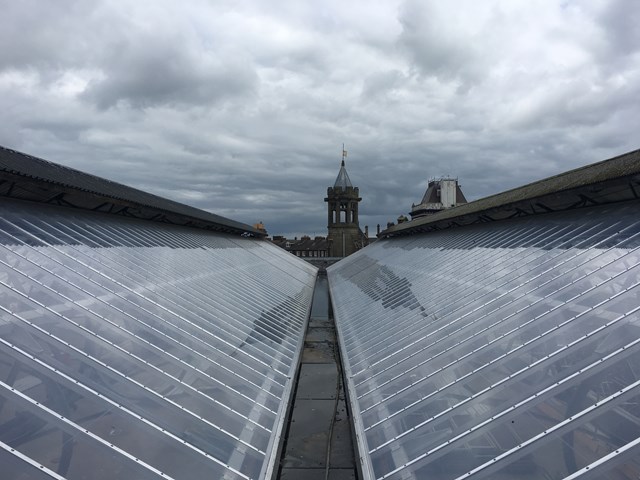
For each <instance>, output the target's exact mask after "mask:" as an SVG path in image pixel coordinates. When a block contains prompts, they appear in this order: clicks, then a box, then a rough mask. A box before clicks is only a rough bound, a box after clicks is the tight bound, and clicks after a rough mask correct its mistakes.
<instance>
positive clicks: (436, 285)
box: [329, 202, 640, 480]
mask: <svg viewBox="0 0 640 480" xmlns="http://www.w3.org/2000/svg"><path fill="white" fill-rule="evenodd" d="M638 207H639V206H638V204H637V202H636V203H633V204H626V205H622V206H621V205H614V206H609V207H597V208H590V209H583V210H575V211H573V212H564V213H557V214H546V215H539V216H534V217H529V218H522V219H519V220H512V221H504V222H496V223H488V224H481V225H475V226H468V227H462V228H456V229H451V230H445V231H440V232H434V233H430V234H423V235H416V236H406V237H398V238H396V239H392V240H382V241H379V242H377V243H375V244H373V245H372V246H369V247H367V248H366V249H364V250H362V251H360V252H358V253H356V254H355V255H352V256H351V257H348V258H347V259H345V260H343V261H341V262H339V263H337V264H336V265H334V266H332V267H330V269H329V284H330V288H331V295H332V301H333V305H334V314H335V318H336V324H337V327H338V331H339V336H340V344H341V350H342V358H343V362H344V368H345V375H346V376H347V378H348V382H349V389H350V392H349V394H350V401H351V404H352V409H353V412H354V418H355V423H356V434H357V438H358V448H359V449H360V454H361V457H362V458H363V459H364V460H363V471H364V474H365V478H368V477H371V478H377V479H383V478H390V479H411V478H420V479H422V478H429V479H436V480H441V479H455V478H474V479H476V478H477V479H481V478H482V479H484V478H486V479H489V478H490V479H540V478H545V479H546V478H548V479H551V478H553V479H556V478H565V477H568V476H571V478H578V477H580V478H582V477H583V476H584V478H615V479H631V478H638V476H639V475H640V445H639V444H640V388H639V387H640V314H639V309H640V250H639V247H640V217H639V216H638V211H639V210H638ZM592 472H593V473H592ZM596 472H597V473H596Z"/></svg>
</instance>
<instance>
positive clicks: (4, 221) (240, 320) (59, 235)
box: [0, 150, 317, 480]
mask: <svg viewBox="0 0 640 480" xmlns="http://www.w3.org/2000/svg"><path fill="white" fill-rule="evenodd" d="M1 158H2V160H1V162H0V165H1V166H2V170H1V171H2V175H3V177H2V178H3V180H4V182H3V183H2V185H0V188H3V189H4V190H3V194H4V195H5V197H15V198H5V199H3V200H2V202H1V203H0V465H2V476H3V478H16V479H17V478H32V479H52V478H53V479H62V478H65V479H83V478H91V479H97V480H98V479H105V480H106V479H109V480H111V479H113V478H135V479H152V478H153V479H155V478H157V479H160V478H162V479H170V478H175V479H190V478H193V479H202V478H216V479H250V478H273V477H274V476H275V474H276V472H277V468H278V461H279V451H280V450H279V449H280V448H281V446H282V435H283V432H284V428H285V420H286V415H287V411H288V408H289V405H290V397H291V394H292V391H293V386H294V383H295V378H296V373H297V371H298V368H299V362H300V357H301V352H302V347H303V340H304V332H305V330H306V325H307V322H308V317H309V311H310V308H311V301H312V296H313V288H314V284H315V278H316V273H317V269H316V268H315V267H313V266H311V265H310V264H308V263H306V262H304V261H302V260H299V259H297V258H295V257H294V256H292V255H290V254H288V253H287V252H285V251H284V250H282V249H280V248H278V247H276V246H275V245H273V244H271V243H269V242H266V241H263V240H260V239H256V238H247V237H246V235H240V234H239V233H240V232H245V233H246V230H244V228H243V227H242V224H237V223H235V222H232V221H227V220H226V219H221V217H216V216H209V214H206V213H205V212H201V211H198V210H195V209H190V208H189V207H184V206H180V205H178V204H175V203H173V202H170V201H168V200H163V199H159V198H158V197H154V196H150V195H148V194H144V193H143V192H139V191H137V190H133V189H130V188H128V187H124V186H121V185H118V184H112V183H111V182H108V181H106V180H102V179H99V178H97V177H92V176H86V175H85V174H82V173H80V172H75V171H73V172H70V171H69V169H66V168H63V167H59V166H56V165H54V164H50V163H49V162H44V161H43V160H40V159H33V158H31V157H28V156H23V155H22V154H17V153H11V152H9V153H7V151H6V150H4V151H2V155H1ZM18 160H20V162H19V164H16V162H17V161H18ZM12 162H13V163H12ZM67 175H68V176H67ZM53 192H62V193H63V196H62V197H59V198H60V200H61V201H60V202H55V201H48V200H47V199H49V200H51V197H50V195H51V194H52V193H53ZM17 198H20V200H17ZM25 200H29V201H25ZM38 200H39V201H38ZM104 201H108V202H110V203H111V205H112V206H113V208H112V209H109V210H110V211H111V213H110V214H107V213H106V211H105V210H103V209H102V208H97V209H93V210H96V211H89V210H92V209H91V208H88V207H89V206H91V205H93V204H95V203H99V202H104ZM75 202H77V203H75ZM56 203H58V204H57V205H56ZM71 203H73V206H74V207H76V208H71V207H70V205H69V204H71ZM116 205H118V206H116ZM123 205H124V207H126V208H127V209H128V211H131V210H135V211H138V212H143V213H145V214H146V213H149V212H153V211H155V212H163V213H162V215H164V216H165V217H166V218H165V219H164V220H163V221H149V219H143V218H144V217H145V215H141V216H142V217H143V218H132V217H130V216H126V215H124V214H123V213H122V212H121V211H120V208H121V206H123ZM124 207H123V208H124ZM169 219H171V220H175V222H173V223H179V224H169V223H167V222H168V221H169ZM156 220H159V219H156ZM187 224H188V225H189V227H187V226H185V225H187ZM212 230H215V231H212Z"/></svg>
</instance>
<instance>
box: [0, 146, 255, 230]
mask: <svg viewBox="0 0 640 480" xmlns="http://www.w3.org/2000/svg"><path fill="white" fill-rule="evenodd" d="M0 196H5V197H10V198H16V199H20V200H29V201H35V202H41V203H48V204H53V205H63V206H69V207H75V208H79V209H84V210H91V211H97V212H105V213H116V214H119V215H122V216H128V217H135V218H143V219H147V220H154V221H159V222H164V223H173V224H177V225H186V226H191V227H197V228H204V229H207V230H213V231H220V232H226V233H232V234H237V235H241V234H245V235H251V236H256V237H264V236H266V234H265V233H264V232H260V231H259V230H257V229H255V228H253V227H251V226H249V225H246V224H243V223H240V222H236V221H234V220H230V219H228V218H225V217H221V216H219V215H215V214H213V213H209V212H206V211H204V210H200V209H197V208H193V207H190V206H188V205H184V204H181V203H178V202H174V201H172V200H168V199H166V198H162V197H159V196H157V195H153V194H150V193H147V192H143V191H141V190H137V189H135V188H132V187H128V186H126V185H122V184H120V183H116V182H112V181H110V180H106V179H104V178H100V177H97V176H95V175H90V174H88V173H84V172H81V171H79V170H75V169H73V168H69V167H64V166H62V165H58V164H56V163H53V162H49V161H47V160H43V159H41V158H36V157H33V156H31V155H27V154H25V153H20V152H17V151H15V150H10V149H8V148H4V147H0Z"/></svg>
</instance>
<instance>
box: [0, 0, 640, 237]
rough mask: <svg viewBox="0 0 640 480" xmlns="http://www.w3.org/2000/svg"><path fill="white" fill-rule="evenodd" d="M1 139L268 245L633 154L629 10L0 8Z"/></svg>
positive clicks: (401, 2) (410, 4) (418, 5)
mask: <svg viewBox="0 0 640 480" xmlns="http://www.w3.org/2000/svg"><path fill="white" fill-rule="evenodd" d="M0 7H1V8H0V11H1V12H2V14H1V15H0V144H1V145H3V146H6V147H9V148H13V149H16V150H19V151H23V152H26V153H29V154H32V155H35V156H39V157H42V158H45V159H47V160H51V161H54V162H57V163H61V164H64V165H67V166H71V167H74V168H78V169H80V170H84V171H87V172H89V173H93V174H96V175H99V176H103V177H106V178H109V179H111V180H115V181H118V182H122V183H126V184H128V185H131V186H134V187H136V188H140V189H143V190H147V191H149V192H152V193H155V194H158V195H161V196H165V197H169V198H171V199H174V200H177V201H180V202H183V203H187V204H190V205H193V206H196V207H199V208H203V209H205V210H209V211H212V212H214V213H217V214H220V215H224V216H227V217H230V218H232V219H234V220H238V221H242V222H245V223H251V224H252V223H255V222H257V221H259V220H261V221H263V222H264V223H265V224H266V226H267V229H268V230H269V233H270V234H285V235H290V236H294V235H300V234H302V233H308V234H311V235H314V234H315V235H324V234H326V217H327V215H326V204H325V203H324V202H323V199H324V197H325V195H326V188H327V187H328V186H330V185H332V184H333V182H334V181H335V178H336V176H337V174H338V170H339V167H340V160H341V151H342V144H343V143H344V144H345V148H346V150H347V151H348V157H347V170H348V172H349V175H350V177H351V180H352V182H353V183H354V185H356V186H358V187H360V193H361V196H362V198H363V200H362V202H361V204H360V222H361V227H363V228H364V225H365V224H368V225H369V226H370V230H372V231H375V225H376V224H378V223H380V224H382V225H383V227H384V226H386V222H387V221H389V220H395V219H396V218H397V217H398V215H400V214H403V213H404V214H407V213H408V212H409V211H410V209H411V204H412V203H414V202H415V203H418V202H419V201H420V200H421V198H422V195H423V194H424V191H425V189H426V185H427V180H428V179H429V178H430V177H434V176H442V175H452V176H456V177H458V178H459V180H460V184H461V185H462V189H463V191H464V193H465V195H466V196H467V198H468V199H470V200H472V199H478V198H481V197H484V196H487V195H490V194H494V193H498V192H501V191H503V190H506V189H509V188H514V187H517V186H520V185H523V184H526V183H529V182H532V181H535V180H538V179H541V178H544V177H547V176H550V175H554V174H557V173H560V172H563V171H566V170H569V169H572V168H576V167H579V166H582V165H586V164H589V163H593V162H595V161H599V160H604V159H606V158H610V157H612V156H615V155H618V154H622V153H625V152H628V151H631V150H635V149H637V148H640V135H639V134H638V132H640V2H638V1H637V0H575V1H574V0H522V1H517V0H503V1H494V0H482V1H478V0H468V1H465V0H447V1H440V0H398V1H393V0H382V1H375V2H372V1H365V0H351V1H348V2H345V1H341V0H340V1H339V0H322V1H300V0H278V1H273V2H272V1H263V0H228V1H227V0H208V1H205V0H189V1H177V0H136V1H125V0H121V1H117V0H113V1H102V0H57V1H55V2H52V1H46V0H21V1H16V0H0Z"/></svg>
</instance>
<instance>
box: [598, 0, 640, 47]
mask: <svg viewBox="0 0 640 480" xmlns="http://www.w3.org/2000/svg"><path fill="white" fill-rule="evenodd" d="M599 20H600V25H601V26H602V28H603V29H604V32H605V35H606V39H607V43H608V49H607V50H608V54H609V55H613V56H621V55H624V56H626V55H630V54H633V53H637V52H639V51H640V4H638V2H637V1H636V0H613V1H611V2H610V3H609V4H607V5H606V6H605V8H604V9H603V11H602V14H601V16H600V19H599Z"/></svg>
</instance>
